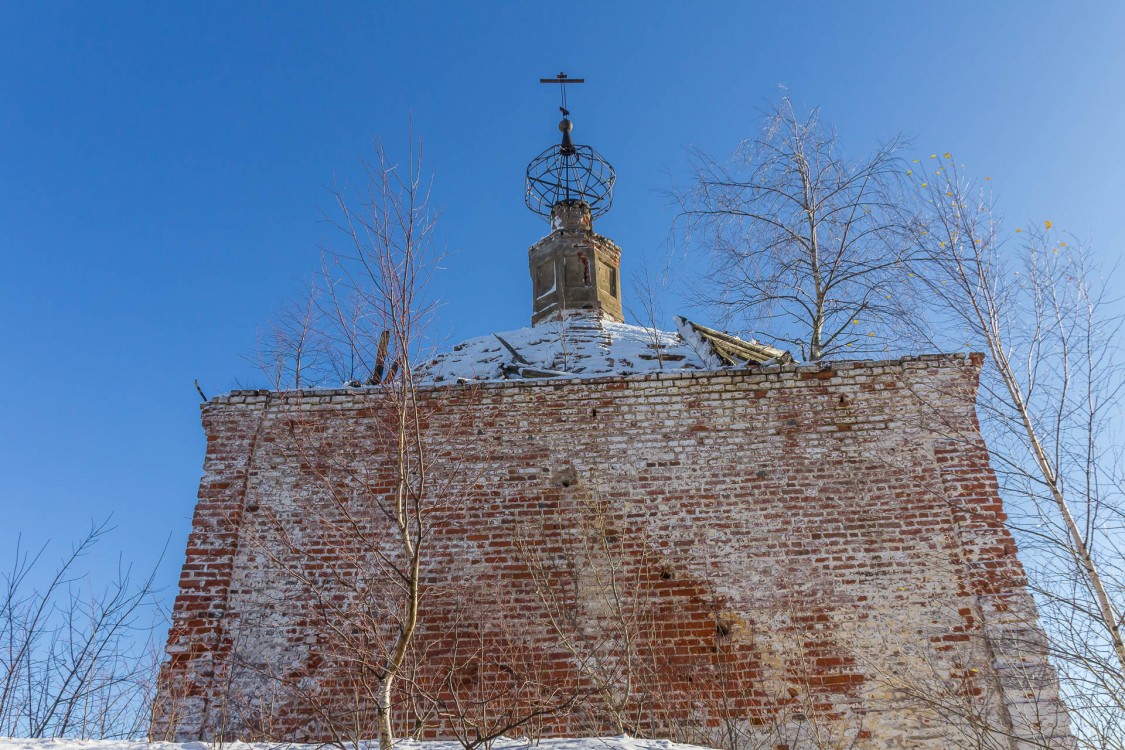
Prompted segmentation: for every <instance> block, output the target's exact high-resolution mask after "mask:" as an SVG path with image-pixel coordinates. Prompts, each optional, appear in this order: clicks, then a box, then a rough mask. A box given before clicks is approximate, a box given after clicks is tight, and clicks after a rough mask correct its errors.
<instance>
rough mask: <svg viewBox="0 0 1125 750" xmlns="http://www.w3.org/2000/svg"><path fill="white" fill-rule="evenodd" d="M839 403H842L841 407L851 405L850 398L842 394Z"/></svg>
mask: <svg viewBox="0 0 1125 750" xmlns="http://www.w3.org/2000/svg"><path fill="white" fill-rule="evenodd" d="M839 403H840V406H847V405H848V404H849V401H848V397H847V396H845V395H844V394H842V393H841V394H840V402H839Z"/></svg>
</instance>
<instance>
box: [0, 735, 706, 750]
mask: <svg viewBox="0 0 1125 750" xmlns="http://www.w3.org/2000/svg"><path fill="white" fill-rule="evenodd" d="M378 746H379V743H378V742H374V741H372V742H368V743H365V744H364V747H365V748H370V749H371V750H375V749H376V748H378ZM528 746H529V745H528V741H527V740H509V739H499V740H496V742H494V743H493V744H492V750H524V749H526V748H528ZM217 747H218V746H216V745H211V744H209V743H206V742H138V741H129V740H25V739H16V738H8V737H0V750H216V748H217ZM319 747H323V745H285V744H274V743H265V742H260V743H253V744H246V743H243V742H231V743H227V744H225V745H222V748H223V750H279V749H282V748H284V750H313V748H319ZM395 747H396V748H398V749H399V750H461V745H460V744H458V743H456V742H415V741H413V740H401V741H399V742H396V743H395ZM534 747H536V748H538V749H539V750H695V746H694V745H681V744H679V743H676V742H669V741H668V740H639V739H634V738H633V737H628V736H626V735H622V736H620V737H587V738H582V739H569V738H556V739H543V740H540V741H539V742H538V743H535V744H534Z"/></svg>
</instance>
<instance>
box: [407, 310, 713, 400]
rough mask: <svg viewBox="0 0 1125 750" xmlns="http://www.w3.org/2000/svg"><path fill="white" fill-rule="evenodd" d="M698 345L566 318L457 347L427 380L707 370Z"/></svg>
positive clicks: (709, 362)
mask: <svg viewBox="0 0 1125 750" xmlns="http://www.w3.org/2000/svg"><path fill="white" fill-rule="evenodd" d="M716 367H717V363H716V361H715V358H714V356H713V355H711V354H710V352H708V351H707V348H706V344H705V343H703V342H702V341H695V340H692V339H685V338H684V337H683V336H681V335H680V334H677V333H669V332H667V331H659V330H656V329H654V328H644V327H642V326H633V325H628V324H626V323H616V322H614V321H610V320H603V319H601V318H599V317H597V316H594V315H588V314H572V315H569V316H567V317H565V318H563V319H562V320H552V321H544V322H542V323H540V324H538V325H536V326H532V327H529V328H520V329H518V330H515V331H506V332H503V333H498V334H490V335H488V336H481V337H479V338H475V339H469V340H468V341H466V342H464V343H462V344H458V345H457V346H455V347H453V349H452V351H449V352H445V353H443V354H440V355H438V356H437V357H436V358H435V359H434V361H433V362H432V363H431V364H430V366H429V367H428V368H427V377H426V380H427V381H428V382H432V383H435V384H439V383H451V382H458V381H468V380H503V379H506V378H521V377H568V376H569V377H584V378H589V377H598V376H602V375H633V374H639V373H647V372H654V371H658V370H710V369H715V368H716Z"/></svg>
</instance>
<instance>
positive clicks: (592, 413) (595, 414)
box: [590, 408, 598, 417]
mask: <svg viewBox="0 0 1125 750" xmlns="http://www.w3.org/2000/svg"><path fill="white" fill-rule="evenodd" d="M590 416H591V417H597V416H598V410H597V408H594V409H591V410H590Z"/></svg>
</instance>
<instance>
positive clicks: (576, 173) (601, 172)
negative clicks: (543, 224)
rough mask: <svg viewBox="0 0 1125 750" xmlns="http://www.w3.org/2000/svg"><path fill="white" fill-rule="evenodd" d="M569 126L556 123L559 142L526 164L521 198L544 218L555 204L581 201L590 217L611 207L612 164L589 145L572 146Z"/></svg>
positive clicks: (570, 125) (614, 178)
mask: <svg viewBox="0 0 1125 750" xmlns="http://www.w3.org/2000/svg"><path fill="white" fill-rule="evenodd" d="M564 111H565V110H564ZM573 127H574V125H573V123H571V121H570V119H569V118H566V117H564V118H563V121H562V122H560V123H559V130H561V131H562V134H563V136H562V142H561V143H559V144H558V145H557V146H551V147H550V148H549V149H547V150H546V151H544V152H543V153H541V154H539V156H537V157H535V158H534V159H532V160H531V163H530V164H528V165H527V192H526V195H525V196H524V199H525V201H526V202H527V207H528V208H530V209H531V210H532V211H534V212H535V213H537V214H539V215H540V216H543V217H544V218H547V219H549V218H550V216H551V209H552V208H554V207H555V204H557V203H560V202H562V201H574V200H579V201H583V202H585V203H586V204H587V205H589V206H590V213H591V215H592V216H601V215H602V214H604V213H605V212H606V211H608V210H609V208H610V206H611V205H613V183H614V181H615V180H616V179H617V174H616V172H614V171H613V165H611V164H610V163H609V162H608V161H606V160H605V158H603V157H602V155H601V154H599V153H598V152H597V151H595V150H594V149H593V148H591V147H590V146H576V145H575V144H574V143H572V142H571V140H570V131H571V129H572V128H573Z"/></svg>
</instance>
